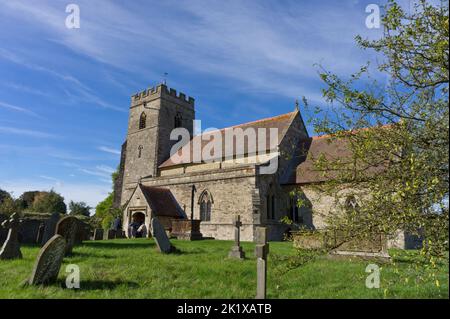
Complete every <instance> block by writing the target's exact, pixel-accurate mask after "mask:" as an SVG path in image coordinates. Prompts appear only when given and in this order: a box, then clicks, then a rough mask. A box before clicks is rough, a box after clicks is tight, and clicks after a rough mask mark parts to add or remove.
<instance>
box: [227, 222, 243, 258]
mask: <svg viewBox="0 0 450 319" xmlns="http://www.w3.org/2000/svg"><path fill="white" fill-rule="evenodd" d="M233 225H234V245H233V247H232V248H231V250H230V253H229V254H228V257H230V258H238V259H244V258H245V253H244V251H243V250H242V247H241V237H240V236H241V233H240V231H241V226H242V222H241V216H239V215H237V216H236V217H235V218H234V221H233Z"/></svg>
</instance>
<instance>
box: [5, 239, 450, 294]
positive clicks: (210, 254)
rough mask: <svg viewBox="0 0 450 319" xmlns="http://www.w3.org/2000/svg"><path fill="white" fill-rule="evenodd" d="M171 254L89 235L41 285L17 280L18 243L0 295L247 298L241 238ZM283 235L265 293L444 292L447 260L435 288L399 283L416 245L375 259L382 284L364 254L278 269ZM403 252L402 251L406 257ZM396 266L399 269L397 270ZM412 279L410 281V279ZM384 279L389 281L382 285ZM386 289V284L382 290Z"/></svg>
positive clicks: (28, 256) (250, 283)
mask: <svg viewBox="0 0 450 319" xmlns="http://www.w3.org/2000/svg"><path fill="white" fill-rule="evenodd" d="M172 244H174V245H175V246H176V247H177V248H178V249H179V250H180V252H179V253H175V254H169V255H165V254H161V253H158V252H157V250H156V247H155V242H154V241H153V240H151V239H133V240H128V239H117V240H105V241H103V240H102V241H88V242H85V243H84V244H83V245H80V246H75V247H74V250H73V256H72V257H66V258H64V261H63V265H62V267H61V271H60V273H59V279H58V282H57V283H56V284H53V285H50V286H48V287H25V288H22V287H20V284H21V283H22V282H23V281H24V280H25V279H26V278H27V277H29V276H30V272H31V270H32V267H33V263H34V260H35V258H36V256H37V254H38V252H39V247H38V246H27V245H25V246H22V248H21V249H22V253H23V259H20V260H4V261H0V287H1V288H0V298H183V299H185V298H254V297H255V293H256V259H255V257H254V247H255V245H254V244H253V243H247V242H243V243H242V247H243V249H244V251H245V253H246V254H245V255H246V259H245V260H244V261H241V260H236V259H229V258H228V257H227V255H228V252H229V250H230V247H232V245H233V242H232V241H220V240H203V241H193V242H188V241H178V240H172ZM294 253H295V250H294V248H292V244H291V243H289V242H271V243H270V254H269V258H268V259H269V262H268V281H267V282H268V283H267V297H268V298H448V265H441V266H440V271H439V274H438V280H439V287H437V286H436V285H435V284H433V283H427V284H422V283H419V284H415V282H414V277H415V274H414V273H412V274H410V276H409V279H410V280H409V281H408V282H406V281H405V280H403V278H402V274H403V273H402V272H404V271H405V270H406V266H407V263H408V262H409V261H408V260H409V257H407V254H409V255H411V254H412V255H414V253H415V252H413V253H411V252H409V253H405V252H401V251H392V252H391V253H393V254H394V255H398V256H399V257H396V258H395V260H397V261H399V262H398V263H397V264H398V266H396V267H394V266H393V265H389V264H379V265H380V267H382V269H381V287H380V288H379V289H375V288H374V289H368V288H366V286H365V281H366V277H367V276H368V273H366V272H365V269H366V266H367V265H368V264H369V263H371V262H370V261H364V260H358V259H351V260H349V259H329V258H319V259H317V260H315V261H313V262H311V263H309V264H307V265H304V266H302V267H300V268H296V269H294V270H291V271H289V272H288V273H286V274H284V275H280V273H279V272H278V271H277V269H280V268H279V267H280V266H282V265H283V263H287V261H283V260H282V258H281V260H280V258H275V257H277V256H280V257H281V256H286V255H291V254H294ZM405 256H406V257H405ZM68 264H76V265H78V266H79V268H80V277H81V283H80V286H81V288H80V289H66V288H63V287H65V276H66V273H65V268H66V266H67V265H68ZM396 269H397V270H398V271H399V273H400V274H396V273H395V271H396ZM411 279H413V280H411ZM387 282H391V284H390V285H389V286H386V283H387ZM386 288H387V290H386Z"/></svg>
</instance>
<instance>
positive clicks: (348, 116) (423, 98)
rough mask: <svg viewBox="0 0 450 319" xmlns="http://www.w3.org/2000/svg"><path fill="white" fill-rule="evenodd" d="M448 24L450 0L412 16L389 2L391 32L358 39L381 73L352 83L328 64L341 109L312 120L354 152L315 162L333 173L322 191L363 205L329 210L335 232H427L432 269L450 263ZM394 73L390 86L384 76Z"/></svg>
mask: <svg viewBox="0 0 450 319" xmlns="http://www.w3.org/2000/svg"><path fill="white" fill-rule="evenodd" d="M448 18H449V16H448V1H443V2H441V3H440V4H430V3H427V2H426V1H419V2H417V3H416V4H415V8H414V10H413V11H412V12H411V13H410V12H407V11H405V10H404V9H403V8H402V7H401V6H400V5H398V4H397V3H396V2H395V1H389V2H388V4H387V5H386V7H385V12H384V14H383V17H382V22H383V26H384V33H383V36H382V37H381V38H380V39H378V40H372V41H369V40H366V39H362V38H361V37H359V36H358V37H357V38H356V41H357V43H358V44H359V45H360V46H361V47H362V48H363V49H373V50H375V51H376V52H377V53H378V54H379V55H381V56H382V62H381V64H379V65H377V66H376V68H375V72H376V76H375V77H374V76H373V75H372V72H373V70H372V69H371V67H370V63H369V64H367V65H366V66H364V67H362V68H361V69H360V71H359V72H358V73H356V74H353V75H351V76H350V78H349V79H348V80H344V79H342V78H340V77H338V76H337V75H335V74H332V73H331V72H328V71H326V70H324V69H323V68H321V74H320V76H321V78H322V80H323V81H324V83H325V84H326V89H325V90H324V97H325V98H326V100H327V101H328V102H329V103H330V107H331V110H332V111H333V110H334V111H335V112H334V114H333V113H331V112H332V111H328V112H327V111H325V110H317V111H318V113H321V114H322V116H317V117H316V118H315V120H314V125H315V130H316V131H317V132H318V133H323V134H331V135H332V136H333V139H334V140H339V141H345V143H347V145H348V147H349V148H350V150H351V153H352V155H351V158H348V159H344V160H342V159H339V160H337V159H330V158H324V157H322V158H317V159H315V166H316V168H317V169H318V170H320V171H322V172H324V174H327V172H333V177H332V178H330V181H329V182H326V183H325V184H323V185H321V190H322V191H324V192H325V194H327V195H332V196H334V197H335V201H336V203H337V205H339V206H341V208H345V200H342V192H343V190H344V189H345V190H347V191H348V190H350V191H351V193H350V194H347V195H350V196H354V197H355V198H357V201H358V204H359V205H358V210H355V211H354V212H353V213H350V214H339V213H336V214H331V215H330V216H329V219H328V223H329V224H330V226H331V227H332V228H334V229H339V230H340V231H342V232H343V233H345V234H346V236H347V237H348V238H350V237H352V238H354V237H369V236H371V235H372V234H373V233H382V234H386V235H388V236H392V235H393V234H395V232H396V231H398V230H406V231H408V232H410V233H413V234H417V235H421V236H423V238H424V243H425V245H424V247H423V249H422V254H421V256H422V257H423V259H422V260H421V262H425V263H426V264H427V265H428V266H429V267H431V268H433V267H434V266H435V264H436V262H437V260H444V261H445V260H446V262H447V263H448V210H449V208H448V200H449V194H448V190H449V189H448V185H449V170H448V169H449V167H448V160H449V158H448V151H449V121H448V120H449V106H448V93H449V92H448V89H449V87H448V85H449V65H448V59H449V48H448V44H449V43H448V39H449V38H448V37H449V25H448V24H449V20H448ZM386 77H387V78H388V81H387V83H380V82H379V81H378V80H377V78H384V79H386ZM337 108H339V110H338V109H337ZM368 127H371V128H370V129H367V128H368ZM347 193H348V192H347ZM341 211H342V209H341ZM436 284H438V283H436Z"/></svg>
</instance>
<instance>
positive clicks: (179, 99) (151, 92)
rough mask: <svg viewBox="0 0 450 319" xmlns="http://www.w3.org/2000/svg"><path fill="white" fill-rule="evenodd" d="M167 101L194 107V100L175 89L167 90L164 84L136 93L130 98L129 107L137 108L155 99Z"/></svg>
mask: <svg viewBox="0 0 450 319" xmlns="http://www.w3.org/2000/svg"><path fill="white" fill-rule="evenodd" d="M161 98H163V99H167V100H169V101H171V102H173V103H176V104H179V105H180V106H186V107H191V108H193V107H194V103H195V99H194V98H192V97H190V96H189V97H188V96H186V94H184V93H182V92H178V93H177V91H176V90H175V89H172V88H168V87H167V86H166V85H165V84H159V85H157V86H155V87H151V88H148V89H146V90H144V91H142V92H138V93H136V94H134V95H133V96H132V97H131V107H133V106H137V105H139V104H142V103H147V102H151V101H153V100H156V99H161Z"/></svg>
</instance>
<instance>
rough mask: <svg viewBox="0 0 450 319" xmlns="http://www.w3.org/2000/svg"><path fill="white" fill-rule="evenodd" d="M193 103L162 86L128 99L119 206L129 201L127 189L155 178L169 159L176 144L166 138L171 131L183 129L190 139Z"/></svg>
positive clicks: (182, 94) (193, 113) (193, 117)
mask: <svg viewBox="0 0 450 319" xmlns="http://www.w3.org/2000/svg"><path fill="white" fill-rule="evenodd" d="M194 102H195V101H194V99H193V98H192V97H187V96H186V95H185V94H184V93H181V92H178V93H177V91H176V90H174V89H169V88H167V86H166V85H164V84H159V85H157V86H156V87H153V88H149V89H146V90H144V91H142V92H140V93H137V94H134V95H133V96H132V97H131V105H130V111H129V118H128V132H127V140H126V148H125V149H124V150H123V151H122V152H125V153H126V156H123V159H124V160H123V161H124V163H125V165H124V167H123V186H122V196H121V199H120V201H121V204H124V203H125V202H126V201H127V200H128V199H129V196H131V195H130V194H131V193H130V190H132V189H134V188H135V187H136V183H137V182H139V180H140V179H141V178H144V177H147V178H148V177H157V176H158V175H159V169H158V167H159V165H161V164H162V163H163V162H164V161H165V160H167V159H168V158H169V156H170V150H171V148H172V146H173V145H174V144H175V143H176V142H177V141H174V140H171V139H170V133H171V132H172V130H173V129H174V128H178V127H183V128H185V129H187V130H188V132H189V133H190V135H191V136H192V134H193V120H194V119H195V108H194Z"/></svg>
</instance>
